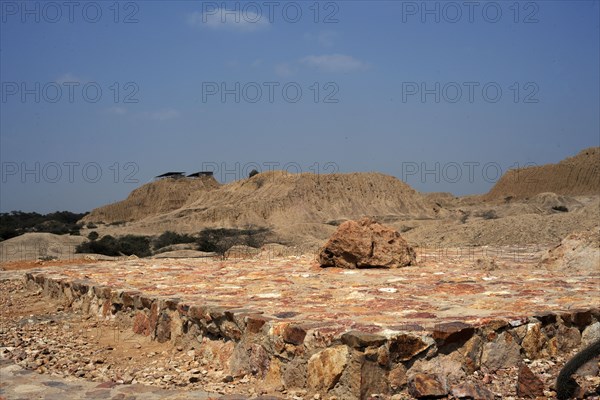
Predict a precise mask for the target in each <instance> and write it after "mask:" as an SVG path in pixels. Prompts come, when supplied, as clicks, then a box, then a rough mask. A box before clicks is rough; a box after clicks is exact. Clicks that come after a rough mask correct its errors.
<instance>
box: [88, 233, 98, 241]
mask: <svg viewBox="0 0 600 400" xmlns="http://www.w3.org/2000/svg"><path fill="white" fill-rule="evenodd" d="M98 236H100V235H98V232H96V231H91V232H90V233H89V234H88V236H87V237H88V239H90V240H91V241H94V240H96V239H98Z"/></svg>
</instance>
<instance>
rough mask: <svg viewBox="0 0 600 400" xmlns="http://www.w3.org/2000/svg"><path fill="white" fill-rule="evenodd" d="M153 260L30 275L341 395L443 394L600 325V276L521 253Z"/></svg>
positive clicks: (183, 339) (266, 374) (116, 313)
mask: <svg viewBox="0 0 600 400" xmlns="http://www.w3.org/2000/svg"><path fill="white" fill-rule="evenodd" d="M153 262H154V261H144V260H137V261H124V262H121V263H116V262H111V263H104V264H103V263H99V264H96V265H93V266H80V267H65V268H63V269H58V270H48V269H47V270H32V271H29V272H27V273H26V281H27V285H28V286H29V287H30V288H31V289H33V290H36V289H38V288H41V289H42V291H43V293H44V294H45V295H47V296H51V297H53V298H57V299H61V300H63V301H64V302H66V303H68V305H69V306H70V307H72V308H73V309H79V310H82V311H83V312H85V313H88V314H90V315H96V316H98V317H102V318H121V319H123V320H124V321H127V323H128V325H129V326H130V327H131V329H132V330H133V331H134V332H135V333H136V334H139V335H146V336H150V337H151V338H152V339H154V340H156V341H159V342H167V341H170V342H171V343H173V345H177V346H186V345H190V344H191V343H193V344H195V345H196V348H197V349H198V348H199V351H200V353H201V354H202V356H203V357H204V358H205V359H207V360H209V361H210V362H211V364H213V365H214V366H215V367H217V368H221V369H224V370H227V371H228V373H229V374H231V375H232V376H240V375H243V374H248V373H250V374H253V375H254V376H256V377H257V378H259V379H261V380H262V381H263V382H264V384H265V385H267V386H270V387H281V386H283V387H284V388H286V389H304V390H306V391H307V392H308V393H309V394H312V393H314V394H317V393H318V394H321V395H328V396H331V395H333V396H336V397H337V398H344V399H351V398H369V397H370V396H371V395H372V394H393V393H395V392H397V391H399V390H401V389H404V388H407V387H408V389H409V391H411V393H420V392H419V391H421V393H422V391H423V390H427V391H428V392H427V393H429V394H430V395H444V394H447V393H448V392H449V390H450V388H451V387H454V388H455V389H456V388H457V387H458V388H459V389H460V386H456V385H459V384H460V383H461V381H462V380H463V378H465V376H466V375H468V374H471V373H473V372H475V371H478V370H484V371H488V370H489V371H495V370H498V369H502V368H507V367H513V366H517V365H519V364H520V363H521V361H522V359H524V358H529V359H536V358H541V357H551V356H556V355H557V354H560V353H562V352H567V351H569V350H572V349H574V348H577V347H579V345H580V343H581V341H582V337H583V338H584V339H585V337H586V336H594V335H596V336H597V335H598V334H599V332H600V322H599V321H600V309H599V308H597V307H594V304H595V301H596V300H594V299H598V298H600V294H599V292H598V291H599V289H598V288H599V287H600V285H598V277H597V276H581V277H577V278H572V279H571V278H569V279H566V278H558V277H557V276H555V275H553V274H552V273H551V272H548V271H545V272H544V271H542V272H540V271H537V272H532V270H531V265H530V264H531V263H530V262H529V261H528V259H526V258H525V259H521V260H519V262H512V261H507V260H504V263H505V264H504V267H506V266H507V265H509V264H511V263H512V264H511V265H513V267H514V270H513V271H512V272H510V273H500V272H496V271H494V272H489V271H487V272H486V271H472V270H471V271H465V268H464V267H462V268H459V267H452V263H448V265H447V266H446V268H443V269H442V268H440V263H435V266H434V265H433V264H430V265H429V266H427V265H421V266H415V267H411V268H410V269H402V270H397V271H383V270H368V271H367V270H362V271H356V272H355V271H352V272H355V273H352V274H348V273H347V271H346V272H344V271H341V270H337V269H330V270H327V271H325V270H321V269H319V268H318V266H316V265H315V263H314V261H313V260H310V259H308V260H305V259H300V258H298V259H295V260H283V261H282V260H279V261H271V260H267V261H264V260H263V261H253V262H246V263H243V262H239V261H235V262H233V261H232V262H228V261H220V262H218V261H214V262H202V263H198V262H197V261H194V260H187V261H186V260H184V261H181V260H179V261H177V262H173V263H172V264H170V265H168V266H166V265H157V264H153ZM528 263H530V264H528ZM528 268H529V269H528ZM262 272H264V273H265V276H264V277H263V278H264V279H266V277H267V276H268V282H269V284H267V283H266V281H261V277H260V274H261V273H262ZM439 272H443V273H442V274H439ZM361 274H362V276H361ZM234 276H235V278H236V279H233V277H234ZM492 278H493V279H492ZM241 282H244V283H241ZM200 283H202V285H201V284H200ZM344 285H345V287H344ZM427 286H431V288H430V290H429V292H428V291H427V290H425V288H426V287H427ZM415 289H416V290H417V291H416V292H415V291H414V290H415ZM311 301H312V303H311ZM198 343H200V346H198ZM465 390H467V389H465ZM484 397H485V396H484Z"/></svg>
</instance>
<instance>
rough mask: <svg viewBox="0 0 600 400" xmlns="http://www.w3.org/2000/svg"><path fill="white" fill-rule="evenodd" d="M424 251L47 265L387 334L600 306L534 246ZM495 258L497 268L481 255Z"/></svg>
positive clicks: (591, 290) (594, 280) (594, 288)
mask: <svg viewBox="0 0 600 400" xmlns="http://www.w3.org/2000/svg"><path fill="white" fill-rule="evenodd" d="M477 251H478V252H477V253H474V252H468V251H464V250H459V249H450V250H448V249H444V250H436V249H429V250H421V251H420V252H419V265H416V266H410V267H407V268H402V269H396V270H383V269H363V270H341V269H333V268H331V269H323V268H320V267H319V266H318V265H317V264H316V263H315V262H314V259H313V258H312V257H309V256H301V257H288V258H285V259H246V260H226V261H215V260H211V259H172V260H143V259H139V260H126V261H119V262H114V261H111V262H101V263H97V264H93V265H84V266H66V267H63V268H51V269H50V268H47V269H44V270H43V273H44V274H45V275H47V276H50V277H52V276H56V277H58V276H66V277H69V279H73V280H75V279H83V280H88V281H91V282H94V283H95V284H101V285H106V286H110V287H113V288H119V289H132V290H139V291H141V292H144V293H146V294H148V295H150V296H152V297H177V298H179V299H181V301H182V302H184V303H188V304H205V305H209V306H219V307H223V308H225V309H240V308H243V309H247V310H250V311H253V312H261V313H263V314H264V315H267V316H271V317H275V318H276V319H279V320H285V321H293V322H301V323H304V322H330V323H331V324H333V325H338V326H340V327H342V328H344V329H356V330H361V331H365V332H371V333H376V332H378V333H384V334H385V333H386V331H395V330H398V329H401V328H403V327H404V326H405V325H407V324H410V325H413V324H418V325H420V326H422V327H424V328H426V329H428V328H433V327H434V326H435V325H436V324H439V323H443V322H449V321H460V322H465V323H469V324H474V325H479V324H484V323H485V322H486V321H489V320H492V319H497V318H503V319H509V320H510V319H519V318H524V317H528V316H532V315H536V314H538V313H544V312H548V311H552V312H557V311H572V310H577V309H589V308H591V307H597V306H598V298H600V276H599V274H597V273H592V272H590V273H589V274H588V275H585V274H581V275H570V276H569V275H566V274H565V272H564V271H552V270H547V269H542V268H537V267H536V262H537V261H536V260H537V256H536V254H539V253H536V252H533V251H532V250H527V249H514V248H513V249H511V248H505V249H502V248H496V249H483V250H482V249H479V250H477ZM481 256H487V257H490V256H493V257H494V258H495V260H496V266H495V267H493V268H489V266H488V267H485V266H483V267H481V266H480V265H479V264H478V263H477V262H476V260H477V258H479V257H481Z"/></svg>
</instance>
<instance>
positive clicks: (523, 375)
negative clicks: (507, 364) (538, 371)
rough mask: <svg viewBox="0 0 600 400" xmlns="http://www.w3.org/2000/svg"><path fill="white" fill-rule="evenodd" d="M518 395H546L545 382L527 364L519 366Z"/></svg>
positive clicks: (534, 396)
mask: <svg viewBox="0 0 600 400" xmlns="http://www.w3.org/2000/svg"><path fill="white" fill-rule="evenodd" d="M517 396H519V397H528V398H536V397H538V396H540V397H541V396H544V383H543V382H542V381H541V380H540V378H538V377H537V376H536V375H535V374H534V373H533V372H531V370H530V369H529V367H528V366H527V365H525V364H521V367H520V368H519V377H518V378H517Z"/></svg>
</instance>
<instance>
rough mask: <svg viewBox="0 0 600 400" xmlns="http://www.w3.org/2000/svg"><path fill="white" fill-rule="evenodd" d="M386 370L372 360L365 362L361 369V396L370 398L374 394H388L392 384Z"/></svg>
mask: <svg viewBox="0 0 600 400" xmlns="http://www.w3.org/2000/svg"><path fill="white" fill-rule="evenodd" d="M386 375H387V374H386V371H385V370H384V369H383V368H381V367H380V366H379V364H377V363H375V362H371V361H366V362H364V363H363V365H362V367H361V371H360V398H361V399H369V398H371V395H374V394H388V393H389V392H390V385H389V383H388V380H387V379H386Z"/></svg>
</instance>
